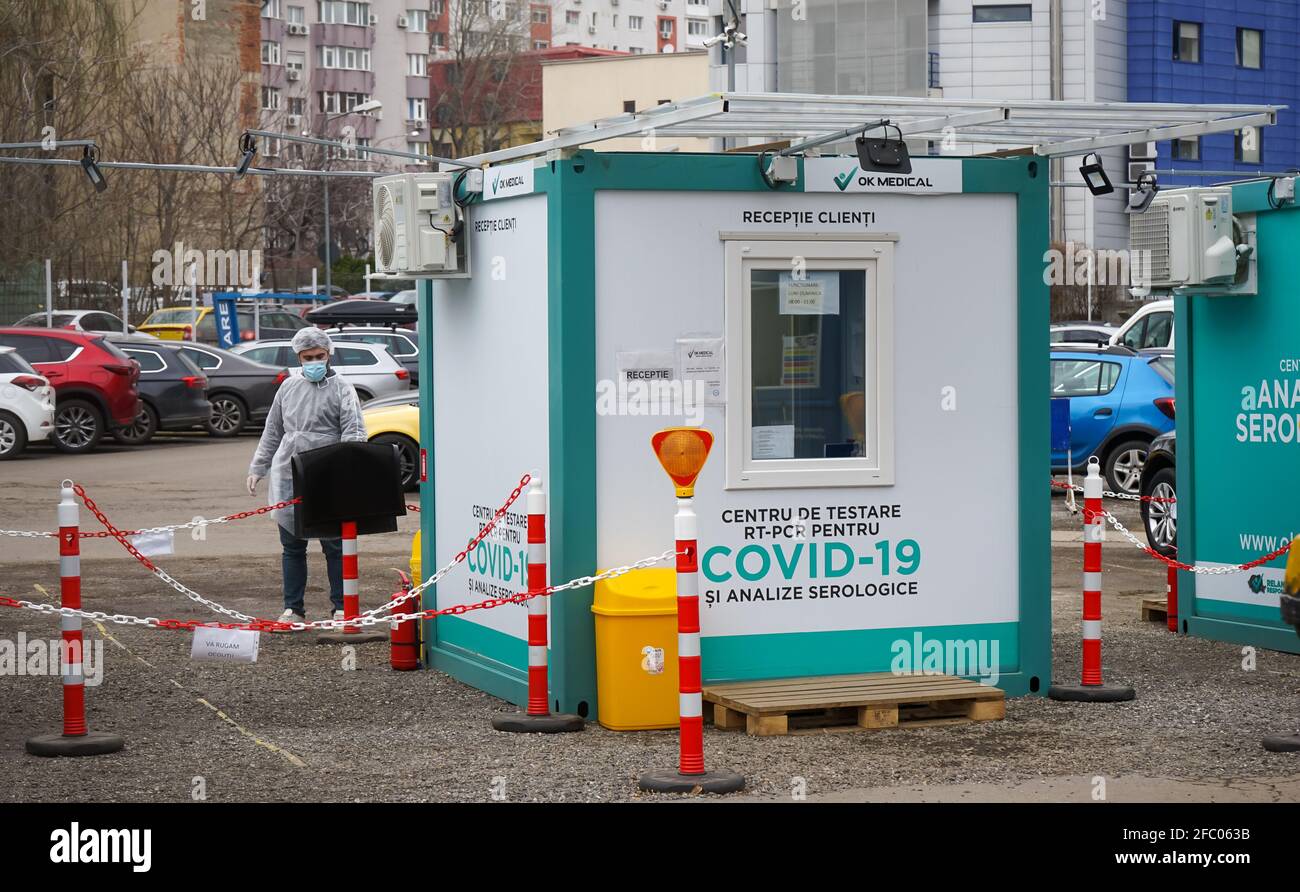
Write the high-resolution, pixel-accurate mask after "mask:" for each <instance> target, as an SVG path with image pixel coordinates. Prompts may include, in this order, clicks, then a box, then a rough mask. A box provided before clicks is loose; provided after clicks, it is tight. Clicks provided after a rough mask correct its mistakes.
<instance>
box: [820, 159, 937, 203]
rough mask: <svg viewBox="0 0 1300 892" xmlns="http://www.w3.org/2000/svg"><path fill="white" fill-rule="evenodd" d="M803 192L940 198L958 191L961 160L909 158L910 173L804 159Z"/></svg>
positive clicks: (846, 161)
mask: <svg viewBox="0 0 1300 892" xmlns="http://www.w3.org/2000/svg"><path fill="white" fill-rule="evenodd" d="M803 180H804V187H803V190H804V191H805V192H866V193H871V194H879V193H882V192H890V193H904V194H908V195H943V194H946V193H949V192H960V191H961V188H962V178H961V159H959V158H913V159H912V172H911V173H889V172H887V171H880V170H863V169H862V168H861V167H859V166H858V162H857V159H856V158H805V159H804V162H803Z"/></svg>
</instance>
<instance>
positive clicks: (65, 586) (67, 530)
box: [27, 480, 125, 756]
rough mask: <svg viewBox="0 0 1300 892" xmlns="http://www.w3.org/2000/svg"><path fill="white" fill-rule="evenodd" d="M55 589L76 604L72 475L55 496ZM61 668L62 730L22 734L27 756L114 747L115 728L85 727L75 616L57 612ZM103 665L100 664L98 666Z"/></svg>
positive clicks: (77, 543)
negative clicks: (108, 729) (56, 501)
mask: <svg viewBox="0 0 1300 892" xmlns="http://www.w3.org/2000/svg"><path fill="white" fill-rule="evenodd" d="M58 513H59V591H60V601H59V603H60V606H62V607H70V608H72V609H74V610H80V609H81V539H80V537H79V536H78V533H79V531H80V523H81V522H80V518H79V513H80V512H79V511H78V509H77V499H76V496H75V495H74V493H73V491H72V481H71V480H64V481H63V486H62V490H61V498H60V500H59V512H58ZM60 627H61V629H62V646H61V647H60V648H59V651H60V661H59V662H60V667H61V669H62V671H63V733H62V734H41V735H39V736H37V737H30V738H28V739H27V752H29V753H31V754H32V755H33V756H98V755H102V754H104V753H115V752H117V751H118V750H120V749H121V748H122V747H123V746H124V745H125V744H124V742H123V740H122V738H121V737H120V736H118V735H117V734H105V733H104V732H102V731H90V730H87V728H86V678H85V675H84V673H83V669H82V665H83V663H82V661H83V657H84V652H85V644H84V642H83V640H82V635H81V617H79V616H61V617H60ZM100 671H101V672H102V671H103V667H102V666H101V667H100Z"/></svg>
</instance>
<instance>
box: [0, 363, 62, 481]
mask: <svg viewBox="0 0 1300 892" xmlns="http://www.w3.org/2000/svg"><path fill="white" fill-rule="evenodd" d="M53 432H54V388H53V387H52V386H50V382H49V381H46V380H45V379H44V378H42V377H41V376H40V375H38V374H37V373H36V369H34V368H32V364H31V363H29V362H28V361H27V360H25V359H23V358H22V356H20V355H19V354H18V351H17V350H15V349H14V348H13V347H0V461H3V460H5V459H7V458H13V457H14V456H16V455H18V454H20V453H21V452H22V451H23V450H24V449H26V448H27V444H28V443H34V442H37V441H39V440H44V439H46V438H48V437H49V436H50V434H51V433H53Z"/></svg>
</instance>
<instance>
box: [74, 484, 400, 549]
mask: <svg viewBox="0 0 1300 892" xmlns="http://www.w3.org/2000/svg"><path fill="white" fill-rule="evenodd" d="M74 489H75V490H76V491H77V494H78V495H81V496H82V501H85V500H86V499H85V496H84V495H83V494H82V491H81V488H80V487H79V486H78V487H74ZM301 501H302V499H289V500H288V501H287V502H277V503H276V504H274V505H264V506H262V507H261V508H255V509H254V510H252V511H240V512H238V513H236V514H227V515H225V516H224V517H218V518H215V519H213V520H209V521H208V523H226V522H228V521H232V520H243V519H244V518H245V517H260V516H261V515H263V514H269V513H270V512H272V511H278V510H280V509H281V508H288V507H289V506H290V505H297V504H298V503H299V502H301ZM87 507H89V506H87ZM407 507H408V508H409V507H410V506H409V505H408V506H407ZM416 510H417V511H418V510H419V509H418V508H417V509H416ZM118 532H119V533H121V534H122V535H123V536H138V535H140V530H118ZM77 537H78V538H79V539H110V538H113V534H112V533H110V532H109V531H108V530H95V531H93V532H86V531H85V530H82V531H80V532H78V533H77Z"/></svg>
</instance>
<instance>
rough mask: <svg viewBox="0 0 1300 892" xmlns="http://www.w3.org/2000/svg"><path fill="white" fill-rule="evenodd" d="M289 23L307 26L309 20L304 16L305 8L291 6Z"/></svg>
mask: <svg viewBox="0 0 1300 892" xmlns="http://www.w3.org/2000/svg"><path fill="white" fill-rule="evenodd" d="M288 22H289V24H290V25H305V24H307V18H306V16H304V15H303V8H302V7H301V6H290V7H289V18H288Z"/></svg>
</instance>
